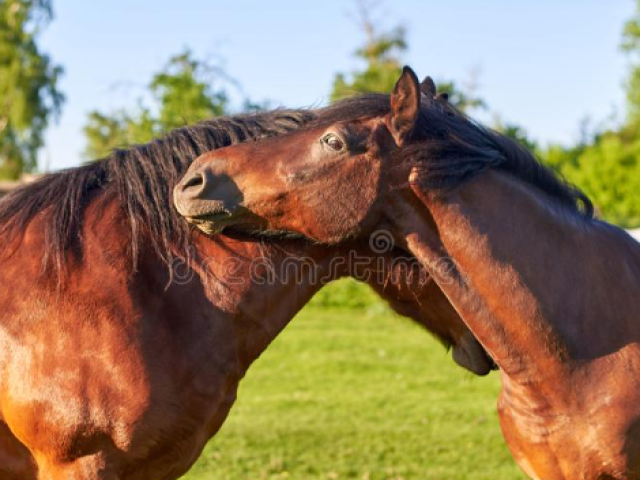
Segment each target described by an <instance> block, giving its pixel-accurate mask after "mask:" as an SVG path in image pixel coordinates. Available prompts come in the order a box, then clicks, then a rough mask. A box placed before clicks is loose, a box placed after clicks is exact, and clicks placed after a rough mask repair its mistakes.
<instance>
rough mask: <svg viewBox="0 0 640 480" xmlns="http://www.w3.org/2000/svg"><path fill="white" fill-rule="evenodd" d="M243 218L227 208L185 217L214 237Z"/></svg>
mask: <svg viewBox="0 0 640 480" xmlns="http://www.w3.org/2000/svg"><path fill="white" fill-rule="evenodd" d="M242 216H243V215H242V214H239V213H234V212H232V211H231V210H228V209H226V208H220V209H217V210H214V211H212V212H206V213H198V214H195V215H184V218H185V220H186V221H187V222H188V223H190V224H191V225H193V226H195V227H196V228H198V229H199V230H201V231H203V232H204V233H206V234H208V235H214V234H217V233H221V232H222V231H223V230H224V229H225V228H227V227H229V226H231V225H234V224H235V223H237V222H238V221H239V219H240V218H241V217H242Z"/></svg>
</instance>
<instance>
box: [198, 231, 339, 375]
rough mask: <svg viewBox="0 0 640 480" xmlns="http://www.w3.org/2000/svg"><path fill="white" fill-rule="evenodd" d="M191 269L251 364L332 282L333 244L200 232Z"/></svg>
mask: <svg viewBox="0 0 640 480" xmlns="http://www.w3.org/2000/svg"><path fill="white" fill-rule="evenodd" d="M194 246H195V248H196V252H197V253H196V255H195V256H196V257H197V260H195V261H193V262H192V263H193V264H192V270H193V271H194V272H195V273H196V275H197V276H198V281H199V282H201V283H202V284H203V285H205V289H204V291H205V292H206V297H207V301H208V302H209V303H210V304H211V305H212V306H213V307H214V308H216V309H218V310H220V311H223V312H225V314H226V315H227V316H228V317H229V318H230V319H231V320H232V321H233V322H234V325H235V328H236V331H237V345H238V358H239V359H240V360H241V363H242V364H244V365H245V367H248V366H249V365H250V364H251V363H252V362H253V361H254V360H255V359H256V358H257V357H258V356H259V355H260V354H261V353H262V352H263V351H264V350H265V349H266V348H267V347H268V345H269V344H270V343H271V342H272V341H273V340H274V339H275V338H276V336H277V335H278V334H279V333H280V332H281V331H282V330H283V329H284V328H285V327H286V326H287V324H288V323H289V322H290V321H291V320H292V319H293V317H294V316H295V315H296V314H297V313H298V312H299V311H300V310H301V309H302V307H303V306H304V305H305V304H306V303H307V302H309V300H310V299H311V298H312V297H313V295H314V294H315V293H316V292H317V291H318V290H320V288H322V286H323V285H324V284H326V283H327V282H329V281H331V280H334V279H336V278H338V277H340V276H342V275H344V274H345V273H346V272H345V270H344V269H343V268H334V262H332V258H333V255H334V254H335V252H333V251H332V250H331V249H328V248H319V247H316V246H309V245H302V244H296V243H287V242H283V243H281V244H275V243H261V242H258V241H255V242H254V241H249V242H245V241H237V240H233V239H230V238H228V237H224V236H217V237H216V238H215V239H209V238H203V237H202V236H201V235H198V239H197V240H196V241H195V242H194Z"/></svg>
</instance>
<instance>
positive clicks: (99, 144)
mask: <svg viewBox="0 0 640 480" xmlns="http://www.w3.org/2000/svg"><path fill="white" fill-rule="evenodd" d="M223 80H226V77H225V76H224V74H223V73H222V72H221V71H220V69H218V68H216V67H213V66H211V65H209V64H208V63H207V62H204V61H200V60H197V59H195V58H194V57H193V54H192V53H191V52H190V51H185V52H183V53H181V54H179V55H176V56H174V57H172V58H171V59H170V60H169V62H168V63H167V65H166V66H165V67H164V68H163V70H162V71H161V72H159V73H157V74H156V75H154V76H153V78H152V79H151V81H150V82H149V84H148V88H149V92H150V93H151V97H152V99H153V105H152V106H151V107H147V106H145V105H144V104H143V102H139V105H138V107H137V108H135V109H134V110H133V111H131V112H129V111H126V110H119V111H115V112H111V113H109V114H105V113H101V112H98V111H92V112H90V113H89V118H88V121H87V124H86V125H85V127H84V133H85V136H86V138H87V146H86V148H85V152H84V154H85V156H86V158H88V159H96V158H101V157H103V156H105V155H107V154H108V153H109V152H110V151H111V150H113V149H114V148H118V147H126V146H128V145H134V144H138V143H145V142H148V141H150V140H151V139H152V138H153V137H155V136H158V135H161V134H162V133H163V132H167V131H169V130H172V129H174V128H177V127H181V126H184V125H187V124H190V123H194V122H197V121H200V120H204V119H206V118H211V117H215V116H219V115H223V114H224V113H226V111H227V105H228V100H227V94H226V92H225V90H224V89H223V88H219V89H215V88H214V86H213V85H214V84H217V83H218V82H219V81H220V82H221V81H223Z"/></svg>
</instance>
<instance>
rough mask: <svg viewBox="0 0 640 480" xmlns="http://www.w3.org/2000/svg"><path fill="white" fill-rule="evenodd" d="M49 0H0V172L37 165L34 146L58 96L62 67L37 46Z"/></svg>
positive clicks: (55, 110)
mask: <svg viewBox="0 0 640 480" xmlns="http://www.w3.org/2000/svg"><path fill="white" fill-rule="evenodd" d="M51 19H52V7H51V2H50V0H0V177H2V178H18V177H19V176H20V174H21V173H22V172H25V171H26V172H29V171H33V170H35V169H36V168H37V154H38V150H39V149H40V148H41V147H42V146H43V143H44V133H45V130H46V128H47V126H48V125H49V122H50V120H51V119H52V117H54V118H55V117H56V116H57V115H58V114H59V113H60V109H61V107H62V103H63V101H64V97H63V95H62V93H61V92H60V90H59V89H58V82H59V79H60V76H61V74H62V68H61V67H60V66H58V65H55V64H54V63H53V61H52V60H51V58H50V57H49V56H48V55H47V54H45V53H44V52H42V51H41V50H40V48H39V47H38V44H37V40H38V35H39V33H40V32H41V31H42V29H43V28H44V27H45V26H46V25H47V24H48V23H49V21H50V20H51Z"/></svg>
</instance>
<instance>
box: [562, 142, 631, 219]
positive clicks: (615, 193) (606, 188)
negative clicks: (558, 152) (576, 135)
mask: <svg viewBox="0 0 640 480" xmlns="http://www.w3.org/2000/svg"><path fill="white" fill-rule="evenodd" d="M562 173H563V174H564V176H565V177H567V178H568V179H570V180H571V181H572V182H573V183H575V184H576V185H578V186H579V187H580V188H582V189H583V190H584V192H585V193H586V194H587V195H589V197H590V198H591V200H592V201H593V202H594V205H595V206H596V209H597V210H598V213H599V214H600V215H601V216H602V217H603V218H604V219H605V220H607V221H609V222H612V223H615V224H617V225H620V226H622V227H637V226H638V225H640V138H634V139H626V138H625V137H624V136H623V135H621V134H620V133H619V132H608V133H605V134H603V135H601V136H599V138H597V140H596V141H594V143H593V144H591V145H588V146H586V147H585V148H584V149H583V150H582V152H581V153H580V154H579V155H578V156H577V158H576V159H575V161H573V162H565V163H564V165H563V167H562Z"/></svg>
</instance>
